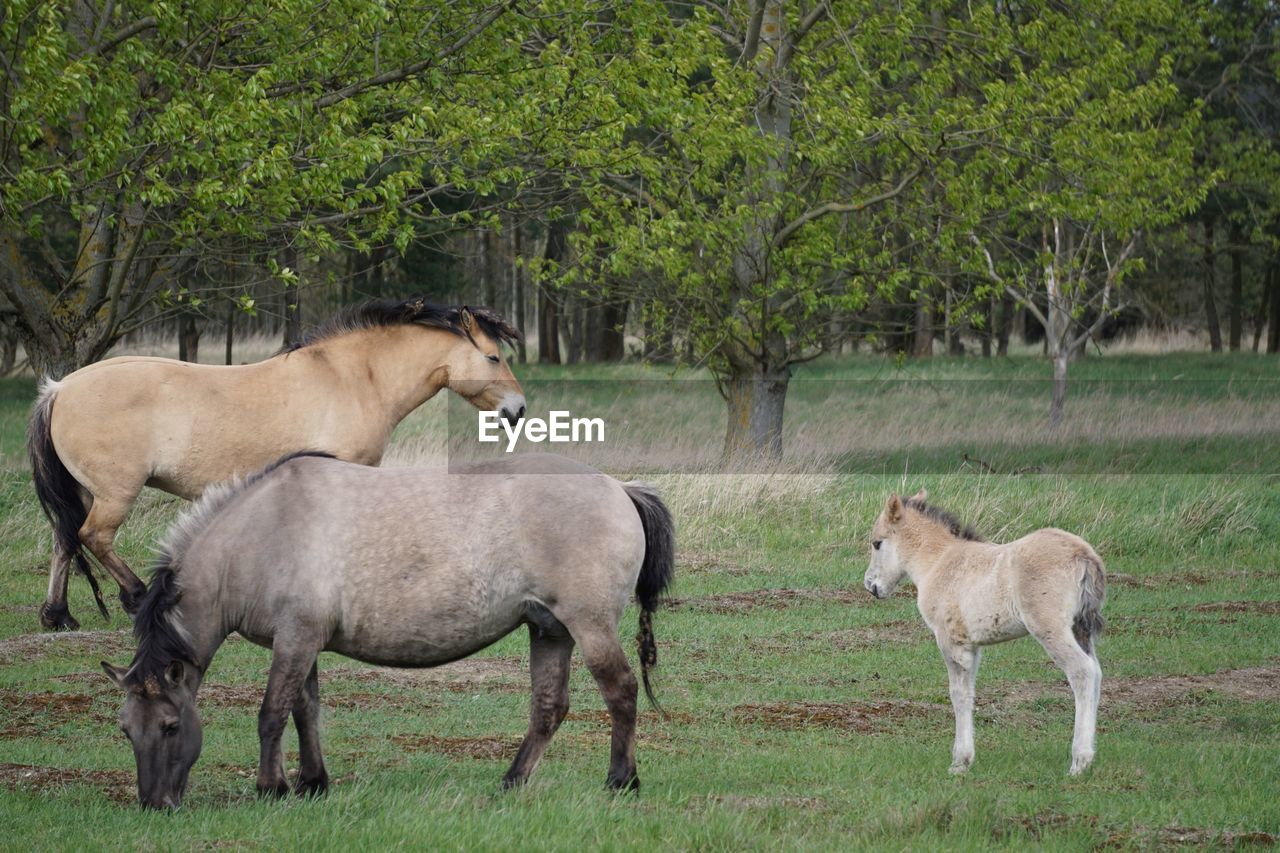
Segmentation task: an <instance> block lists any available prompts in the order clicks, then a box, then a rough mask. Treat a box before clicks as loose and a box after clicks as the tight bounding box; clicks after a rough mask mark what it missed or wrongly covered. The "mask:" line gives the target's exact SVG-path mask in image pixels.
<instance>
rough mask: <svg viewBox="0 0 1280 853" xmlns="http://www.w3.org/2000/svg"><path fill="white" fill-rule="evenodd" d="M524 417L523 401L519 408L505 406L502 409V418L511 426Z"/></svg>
mask: <svg viewBox="0 0 1280 853" xmlns="http://www.w3.org/2000/svg"><path fill="white" fill-rule="evenodd" d="M523 417H524V403H521V404H520V407H519V408H510V409H508V408H503V409H502V419H503V420H504V421H506V422H507V423H508V424H510V425H511V426H515V425H516V424H518V423H520V420H521V419H522V418H523Z"/></svg>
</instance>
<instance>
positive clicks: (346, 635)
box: [325, 602, 524, 667]
mask: <svg viewBox="0 0 1280 853" xmlns="http://www.w3.org/2000/svg"><path fill="white" fill-rule="evenodd" d="M398 610H399V609H398V608H389V611H388V612H387V613H385V614H375V615H373V618H359V619H354V620H344V623H343V624H342V625H340V626H339V627H338V630H336V631H335V632H334V633H333V636H332V637H331V638H330V640H329V642H328V643H327V644H326V645H325V650H326V651H331V652H337V653H338V654H341V655H346V656H347V657H350V658H355V659H356V660H361V661H365V662H366V663H373V664H379V665H382V666H401V667H430V666H439V665H441V664H446V663H449V662H451V661H455V660H458V659H459V658H464V657H466V656H467V655H470V654H473V653H475V652H478V651H480V650H481V649H483V648H485V647H486V646H489V645H492V644H493V643H495V642H497V641H498V640H500V639H502V638H503V637H505V636H506V635H507V634H510V633H511V632H512V631H513V630H515V629H516V628H517V627H518V626H519V625H520V624H521V623H522V622H523V621H524V606H523V603H520V602H512V603H511V604H510V605H509V606H506V607H500V608H496V609H493V610H486V611H484V612H479V611H474V610H466V609H434V608H433V609H432V611H431V612H427V613H423V614H421V615H419V616H417V617H416V618H414V617H413V616H410V617H409V618H403V617H402V615H401V614H400V613H399V612H398ZM379 617H381V618H379Z"/></svg>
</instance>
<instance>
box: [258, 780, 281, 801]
mask: <svg viewBox="0 0 1280 853" xmlns="http://www.w3.org/2000/svg"><path fill="white" fill-rule="evenodd" d="M258 796H259V797H261V798H263V799H264V800H265V799H273V800H282V799H284V798H285V797H287V796H289V783H288V782H277V783H276V784H274V785H259V786H258Z"/></svg>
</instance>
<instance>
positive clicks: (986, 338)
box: [982, 296, 996, 358]
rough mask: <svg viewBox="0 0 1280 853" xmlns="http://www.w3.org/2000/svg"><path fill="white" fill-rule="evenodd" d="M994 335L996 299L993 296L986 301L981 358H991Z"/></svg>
mask: <svg viewBox="0 0 1280 853" xmlns="http://www.w3.org/2000/svg"><path fill="white" fill-rule="evenodd" d="M995 333H996V298H995V297H994V296H992V297H989V298H988V299H987V322H986V328H985V329H983V330H982V357H983V358H991V338H992V337H994V336H995Z"/></svg>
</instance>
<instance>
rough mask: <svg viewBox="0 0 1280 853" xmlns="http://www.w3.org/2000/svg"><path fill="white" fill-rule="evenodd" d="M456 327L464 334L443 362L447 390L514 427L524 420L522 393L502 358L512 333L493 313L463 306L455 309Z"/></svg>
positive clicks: (512, 336) (510, 340)
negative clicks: (504, 347) (447, 377)
mask: <svg viewBox="0 0 1280 853" xmlns="http://www.w3.org/2000/svg"><path fill="white" fill-rule="evenodd" d="M458 326H459V327H460V328H461V329H462V331H463V332H464V333H465V335H464V337H463V338H462V339H461V340H460V341H459V342H458V343H457V345H455V346H454V347H453V349H452V350H450V352H449V354H448V356H447V357H446V359H445V366H446V368H447V370H448V375H449V380H448V387H449V390H451V391H453V392H454V393H455V394H457V395H458V396H460V397H462V398H463V399H464V400H466V401H468V402H469V403H471V405H473V406H475V407H476V408H477V409H481V410H483V411H490V412H492V411H496V412H498V413H499V414H500V415H501V416H502V419H503V420H505V421H507V422H508V423H511V424H514V423H515V422H516V421H518V420H520V419H521V418H522V417H524V391H523V390H522V389H521V388H520V383H519V382H517V381H516V377H515V375H514V374H512V372H511V368H510V367H508V366H507V361H506V359H505V358H503V354H502V345H503V344H504V343H510V342H512V340H513V339H514V337H515V334H516V332H515V330H514V329H512V328H511V327H510V326H508V325H507V324H506V323H505V322H504V321H503V320H501V319H500V318H499V317H498V316H497V315H496V314H492V313H490V312H488V311H484V310H483V309H478V310H476V311H472V310H471V309H470V308H467V307H466V306H463V307H462V308H459V309H458Z"/></svg>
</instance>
